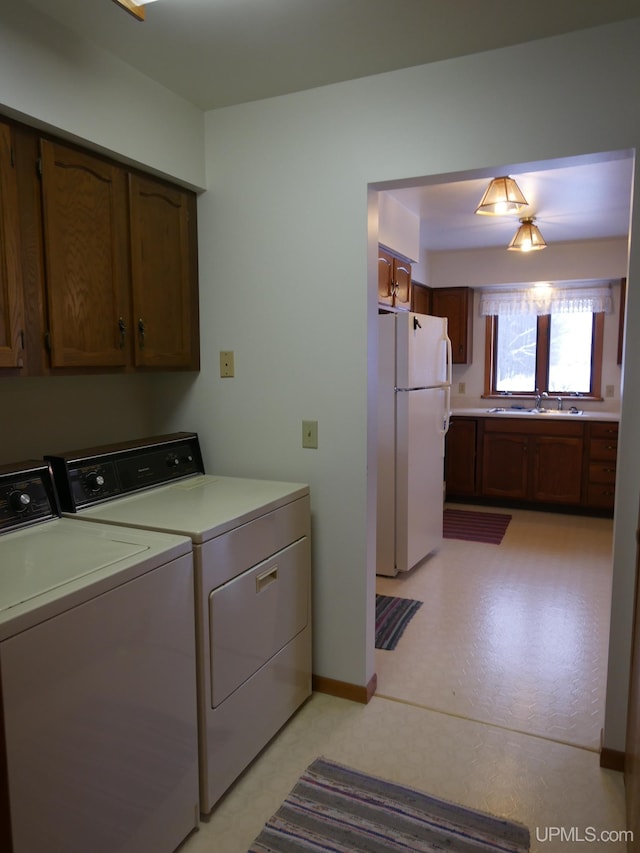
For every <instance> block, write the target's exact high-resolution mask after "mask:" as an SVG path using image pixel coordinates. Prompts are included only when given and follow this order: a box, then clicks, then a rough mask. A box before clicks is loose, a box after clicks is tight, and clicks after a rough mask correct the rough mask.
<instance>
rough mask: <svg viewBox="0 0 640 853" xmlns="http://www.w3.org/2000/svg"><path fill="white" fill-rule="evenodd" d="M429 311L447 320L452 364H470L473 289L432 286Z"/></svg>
mask: <svg viewBox="0 0 640 853" xmlns="http://www.w3.org/2000/svg"><path fill="white" fill-rule="evenodd" d="M431 313H432V314H435V316H436V317H446V318H447V320H448V335H449V338H450V339H451V355H452V360H453V363H454V364H471V360H472V343H473V290H472V289H471V288H469V287H442V288H440V287H434V288H433V289H432V291H431Z"/></svg>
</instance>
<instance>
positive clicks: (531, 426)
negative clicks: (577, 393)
mask: <svg viewBox="0 0 640 853" xmlns="http://www.w3.org/2000/svg"><path fill="white" fill-rule="evenodd" d="M483 445H484V446H483V456H482V494H483V495H484V496H486V497H492V498H510V499H515V500H524V501H530V502H533V503H544V504H566V505H574V506H577V505H579V504H580V501H581V495H582V453H583V425H582V423H576V422H571V423H567V422H565V421H558V420H553V419H546V420H543V421H540V420H527V419H525V418H510V419H509V418H506V419H502V418H494V419H490V418H487V419H486V421H485V424H484V441H483Z"/></svg>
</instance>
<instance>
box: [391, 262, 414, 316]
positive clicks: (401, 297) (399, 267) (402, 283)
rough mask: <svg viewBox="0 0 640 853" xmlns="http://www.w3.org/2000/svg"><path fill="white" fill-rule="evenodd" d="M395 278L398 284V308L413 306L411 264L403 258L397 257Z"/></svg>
mask: <svg viewBox="0 0 640 853" xmlns="http://www.w3.org/2000/svg"><path fill="white" fill-rule="evenodd" d="M393 279H394V281H395V285H396V301H395V305H396V308H404V309H406V310H407V311H408V310H409V309H410V308H411V264H410V263H409V262H408V261H403V260H402V259H401V258H395V259H394V264H393Z"/></svg>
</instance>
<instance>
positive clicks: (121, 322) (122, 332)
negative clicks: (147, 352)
mask: <svg viewBox="0 0 640 853" xmlns="http://www.w3.org/2000/svg"><path fill="white" fill-rule="evenodd" d="M118 329H119V330H120V349H124V338H125V334H126V331H127V327H126V326H125V324H124V320H123V319H122V317H120V319H119V320H118Z"/></svg>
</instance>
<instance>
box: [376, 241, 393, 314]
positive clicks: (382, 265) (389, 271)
mask: <svg viewBox="0 0 640 853" xmlns="http://www.w3.org/2000/svg"><path fill="white" fill-rule="evenodd" d="M378 302H379V303H380V304H381V305H393V255H390V254H389V252H385V250H384V249H378Z"/></svg>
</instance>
